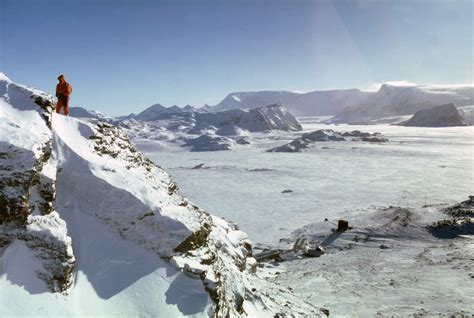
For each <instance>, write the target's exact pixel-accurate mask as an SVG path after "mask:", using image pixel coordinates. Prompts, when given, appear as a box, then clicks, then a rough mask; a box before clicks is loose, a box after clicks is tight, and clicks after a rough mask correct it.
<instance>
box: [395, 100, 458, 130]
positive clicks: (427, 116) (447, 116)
mask: <svg viewBox="0 0 474 318" xmlns="http://www.w3.org/2000/svg"><path fill="white" fill-rule="evenodd" d="M400 125H402V126H415V127H451V126H466V123H465V121H464V119H463V117H462V116H461V114H459V112H458V110H457V109H456V107H455V106H454V104H445V105H440V106H436V107H433V108H429V109H423V110H419V111H417V112H416V113H415V114H414V115H413V117H412V118H410V119H409V120H408V121H406V122H403V123H401V124H400Z"/></svg>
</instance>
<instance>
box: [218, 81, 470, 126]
mask: <svg viewBox="0 0 474 318" xmlns="http://www.w3.org/2000/svg"><path fill="white" fill-rule="evenodd" d="M473 99H474V87H473V86H435V85H432V86H429V85H428V86H427V85H418V86H394V85H388V84H383V85H382V86H381V87H380V89H379V90H378V91H376V92H367V91H361V90H358V89H343V90H329V91H313V92H308V93H295V92H288V91H262V92H238V93H231V94H229V95H227V97H226V98H224V99H223V100H222V101H221V102H220V103H219V104H217V105H216V106H214V107H213V108H212V109H213V110H227V109H252V108H257V107H262V106H265V105H269V104H273V103H281V104H283V105H284V106H285V107H287V108H288V110H289V111H290V112H291V113H292V114H294V115H296V116H323V115H337V116H336V117H337V119H338V120H339V121H344V122H348V121H360V120H366V119H373V118H382V117H387V116H397V115H411V114H413V113H415V112H416V111H418V110H420V109H424V108H429V107H434V106H436V105H440V104H446V103H454V104H455V105H456V106H465V105H470V104H472V102H473Z"/></svg>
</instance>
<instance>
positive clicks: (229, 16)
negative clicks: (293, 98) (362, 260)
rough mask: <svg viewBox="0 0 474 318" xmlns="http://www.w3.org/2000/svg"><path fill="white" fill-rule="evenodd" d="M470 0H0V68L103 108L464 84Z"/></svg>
mask: <svg viewBox="0 0 474 318" xmlns="http://www.w3.org/2000/svg"><path fill="white" fill-rule="evenodd" d="M472 6H473V4H472V1H470V0H460V1H456V0H446V1H444V0H409V1H405V0H397V1H395V0H393V1H388V0H379V1H376V0H359V1H357V0H350V1H349V0H348V1H300V0H293V1H290V0H288V1H281V0H272V1H256V0H254V1H206V0H203V1H196V0H195V1H191V0H188V1H179V0H177V1H151V0H134V1H132V0H95V1H89V0H69V1H68V0H64V1H56V0H47V1H46V0H0V71H2V72H4V73H6V74H7V75H8V76H9V77H10V78H11V79H12V80H14V81H17V82H20V83H25V84H28V85H31V86H34V87H37V88H40V89H42V90H45V91H49V92H52V91H53V90H54V87H55V84H56V77H57V75H59V74H61V73H63V74H65V76H66V78H67V79H68V80H69V81H70V82H71V84H72V85H73V87H74V92H73V96H72V100H71V103H72V106H84V107H88V108H92V109H96V110H100V111H103V112H106V113H108V114H112V115H117V114H127V113H130V112H139V111H141V110H143V109H144V108H146V107H148V106H150V105H152V104H154V103H157V102H159V103H161V104H163V105H165V106H171V105H173V104H177V105H179V106H184V105H186V104H191V105H195V106H202V105H203V104H205V103H208V104H211V105H213V104H216V103H218V102H219V101H220V100H221V99H223V98H224V97H225V96H226V95H227V94H228V93H230V92H234V91H249V90H250V91H255V90H293V91H312V90H323V89H334V88H352V87H358V88H368V87H370V86H371V84H372V83H380V82H386V81H397V80H406V81H410V82H415V83H420V84H461V83H472V82H473V79H472V76H473V55H472V54H473V34H472V33H473V30H472V28H473V8H472Z"/></svg>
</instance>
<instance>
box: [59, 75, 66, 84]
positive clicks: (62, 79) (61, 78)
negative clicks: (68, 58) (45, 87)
mask: <svg viewBox="0 0 474 318" xmlns="http://www.w3.org/2000/svg"><path fill="white" fill-rule="evenodd" d="M58 80H59V81H60V82H61V83H63V82H65V81H66V79H65V78H64V75H62V74H61V75H59V76H58Z"/></svg>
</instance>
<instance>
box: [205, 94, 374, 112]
mask: <svg viewBox="0 0 474 318" xmlns="http://www.w3.org/2000/svg"><path fill="white" fill-rule="evenodd" d="M368 94H370V93H367V92H362V91H360V90H357V89H348V90H332V91H314V92H309V93H296V92H288V91H262V92H239V93H231V94H229V95H227V97H226V98H224V99H223V100H222V101H221V102H220V103H219V104H217V105H216V106H215V107H214V108H213V109H214V110H227V109H252V108H258V107H262V106H265V105H270V104H275V103H281V104H282V105H284V106H285V107H287V108H288V109H289V110H290V112H291V113H293V114H294V115H296V116H311V115H334V114H336V113H337V112H339V111H340V110H342V109H343V108H344V107H347V106H352V105H355V104H356V103H357V102H358V101H359V100H361V99H362V98H364V97H365V96H367V95H368Z"/></svg>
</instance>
